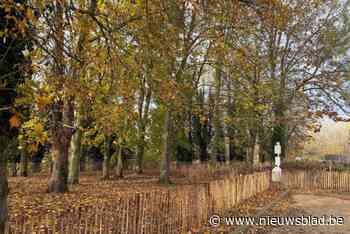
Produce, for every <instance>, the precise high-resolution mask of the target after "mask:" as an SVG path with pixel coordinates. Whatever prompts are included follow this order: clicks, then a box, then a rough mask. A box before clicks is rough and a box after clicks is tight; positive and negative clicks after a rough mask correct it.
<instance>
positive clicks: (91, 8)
mask: <svg viewBox="0 0 350 234" xmlns="http://www.w3.org/2000/svg"><path fill="white" fill-rule="evenodd" d="M1 10H2V16H1V17H2V18H3V19H5V20H4V21H2V22H4V24H2V28H1V31H0V32H1V34H0V36H1V39H2V41H4V43H3V44H2V47H1V50H3V51H4V54H6V53H5V51H7V49H8V50H9V51H8V52H9V53H10V54H11V56H13V57H14V58H16V59H19V61H17V60H13V63H11V64H4V63H2V64H1V69H3V68H10V70H9V71H7V70H3V71H2V73H1V75H2V76H1V77H5V78H1V80H0V81H1V83H0V84H1V86H0V88H2V86H4V89H7V88H8V87H10V88H11V89H13V87H15V85H16V84H17V83H18V77H17V76H16V75H14V74H13V71H14V72H17V71H21V72H22V74H24V75H26V76H28V77H30V78H28V79H27V80H26V82H25V83H24V84H21V85H19V86H17V90H18V91H19V92H20V96H19V97H17V99H16V105H15V108H11V110H10V109H9V110H5V109H3V108H7V107H8V106H11V104H12V101H13V100H11V101H6V103H5V102H4V103H0V105H1V108H2V109H1V110H0V111H1V112H0V114H1V115H5V114H6V115H7V117H6V118H5V117H4V118H2V120H3V121H4V125H3V123H1V127H2V126H7V127H5V128H4V129H7V130H6V132H8V131H9V130H10V129H15V128H19V136H18V137H15V138H16V140H17V143H16V144H12V145H14V147H18V146H20V148H21V151H22V155H24V156H23V157H29V156H30V155H31V154H33V153H34V152H35V151H36V150H37V149H38V146H39V145H42V144H49V145H50V152H51V156H52V159H53V170H52V174H51V179H50V182H49V186H48V191H50V192H66V191H67V190H68V186H67V185H68V182H69V183H72V184H74V183H78V182H79V162H80V158H81V157H82V155H81V152H82V147H87V146H89V145H92V144H97V145H101V142H104V144H103V146H104V147H103V152H104V163H103V178H105V179H107V178H109V176H110V168H111V164H115V168H116V169H115V171H116V174H117V176H122V172H123V160H122V155H123V149H125V148H129V149H131V150H132V151H133V152H135V155H136V157H137V171H138V172H140V173H141V172H142V169H143V165H144V157H145V156H149V155H152V156H153V157H155V158H158V159H159V160H160V181H161V182H163V183H169V182H170V180H169V168H170V161H171V160H172V159H173V158H175V156H176V157H177V158H178V159H180V160H185V161H191V160H192V159H200V160H201V161H208V160H209V161H211V162H213V163H215V162H217V161H229V160H231V159H243V160H246V161H248V162H249V163H253V161H254V155H256V154H257V152H256V151H257V150H258V151H259V155H260V156H261V158H260V160H270V156H271V155H272V152H271V149H272V146H273V145H274V144H275V143H276V142H277V141H279V142H281V145H282V149H283V152H282V155H283V157H288V155H290V154H292V152H296V151H297V150H298V147H299V146H300V143H301V142H303V141H305V139H306V138H307V137H308V133H309V131H310V130H315V129H316V130H317V128H318V127H319V126H318V125H317V122H316V120H317V118H319V117H320V116H322V115H329V116H331V117H332V118H339V117H338V116H337V114H336V112H339V110H341V111H343V112H346V111H347V109H346V108H347V105H346V103H348V100H349V83H348V78H347V60H346V59H347V49H348V46H349V27H350V24H349V22H348V15H347V12H348V11H349V5H348V2H345V1H330V0H310V1H302V0H283V1H282V0H276V1H264V0H259V1H249V0H234V1H232V0H230V1H226V0H217V1H216V0H213V1H209V0H201V1H190V0H152V1H150V0H141V1H140V0H135V1H109V0H104V1H103V0H102V1H101V0H99V1H97V0H76V1H67V0H57V1H42V0H31V1H14V0H6V1H3V3H2V7H1ZM11 20H12V21H13V27H15V28H16V30H17V33H14V32H13V31H16V30H9V27H12V26H9V25H8V24H7V23H5V22H10V21H11ZM12 21H11V22H12ZM13 35H15V36H14V38H15V39H13V40H18V38H20V37H25V38H26V40H28V41H30V44H29V43H27V45H24V44H23V45H24V47H21V48H18V49H17V50H16V51H12V50H10V49H9V48H14V47H13V44H11V42H10V41H11V38H12V37H13ZM9 43H10V44H9ZM15 44H16V45H17V44H18V45H19V44H20V43H17V42H16V43H15ZM19 52H22V53H19ZM17 53H19V55H18V54H17ZM22 57H23V61H22V60H21V59H22ZM1 61H4V59H2V60H1ZM6 61H11V60H8V59H6ZM24 61H31V63H30V69H28V68H27V69H26V70H23V69H19V68H18V67H17V66H16V65H15V64H24ZM26 63H27V64H28V62H26ZM26 67H27V66H26ZM8 77H13V79H14V80H15V82H14V83H13V84H11V83H10V82H8ZM1 90H2V89H1ZM1 92H2V91H1ZM6 95H8V94H6ZM6 97H10V96H6ZM9 120H11V121H9ZM9 123H11V125H9ZM11 126H12V128H11ZM11 131H12V130H11ZM13 131H14V130H13ZM16 131H17V130H16ZM6 134H7V133H6ZM6 134H5V130H4V132H1V135H2V136H3V135H4V136H5V135H6ZM4 142H5V143H3V145H9V144H8V143H7V140H6V141H4ZM2 148H5V147H2ZM3 152H5V151H3ZM2 154H5V153H2ZM1 159H2V165H3V167H2V169H1V173H2V174H1V175H0V176H1V180H2V181H3V184H2V188H6V187H7V185H6V177H5V172H4V171H5V168H6V164H5V161H6V160H5V159H6V155H2V156H1ZM23 161H24V160H23ZM68 161H69V162H68ZM114 161H115V163H114ZM1 191H5V192H3V193H1V197H2V198H6V194H7V192H6V190H1ZM2 204H5V203H2ZM1 207H5V206H4V205H2V206H1ZM0 210H2V208H1V209H0Z"/></svg>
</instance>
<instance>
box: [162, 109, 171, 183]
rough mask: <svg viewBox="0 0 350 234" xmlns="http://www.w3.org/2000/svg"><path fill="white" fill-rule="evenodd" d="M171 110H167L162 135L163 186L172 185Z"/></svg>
mask: <svg viewBox="0 0 350 234" xmlns="http://www.w3.org/2000/svg"><path fill="white" fill-rule="evenodd" d="M171 118H172V117H171V110H170V107H167V108H166V113H165V118H164V125H163V126H164V130H163V135H162V140H163V152H162V154H163V155H162V159H161V162H160V177H159V181H160V183H161V184H165V185H166V184H170V183H171V181H170V161H171V147H170V137H171V135H170V131H171V122H172V119H171Z"/></svg>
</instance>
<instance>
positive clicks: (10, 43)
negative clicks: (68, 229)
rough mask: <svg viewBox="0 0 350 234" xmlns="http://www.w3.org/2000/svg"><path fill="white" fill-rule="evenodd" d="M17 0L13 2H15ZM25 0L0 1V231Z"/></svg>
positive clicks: (14, 131)
mask: <svg viewBox="0 0 350 234" xmlns="http://www.w3.org/2000/svg"><path fill="white" fill-rule="evenodd" d="M14 3H16V5H15V4H14ZM24 11H25V1H16V2H13V1H4V2H2V3H1V4H0V18H1V20H0V21H1V22H0V50H1V52H0V53H1V56H0V94H1V95H0V232H1V233H4V232H5V227H6V223H7V216H8V214H7V195H8V185H7V155H6V153H5V152H6V151H8V150H14V149H9V148H8V146H10V145H13V144H11V142H12V141H14V140H16V138H17V134H18V131H17V129H16V128H18V127H19V125H20V122H19V119H18V117H17V116H16V112H15V109H14V106H13V104H14V101H15V97H16V95H17V92H16V86H17V85H18V84H19V83H21V82H23V80H24V78H25V66H24V65H25V64H26V63H27V60H26V59H25V57H24V55H23V53H22V52H23V51H24V50H25V48H26V45H27V44H28V41H27V39H26V30H25V25H26V21H25V20H24Z"/></svg>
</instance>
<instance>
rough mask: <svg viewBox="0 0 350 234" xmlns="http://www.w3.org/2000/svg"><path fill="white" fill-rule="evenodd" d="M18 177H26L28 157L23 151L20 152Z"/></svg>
mask: <svg viewBox="0 0 350 234" xmlns="http://www.w3.org/2000/svg"><path fill="white" fill-rule="evenodd" d="M20 176H23V177H27V176H28V155H27V154H26V152H25V151H24V150H22V151H21V163H20Z"/></svg>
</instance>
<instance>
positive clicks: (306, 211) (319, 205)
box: [248, 194, 350, 234]
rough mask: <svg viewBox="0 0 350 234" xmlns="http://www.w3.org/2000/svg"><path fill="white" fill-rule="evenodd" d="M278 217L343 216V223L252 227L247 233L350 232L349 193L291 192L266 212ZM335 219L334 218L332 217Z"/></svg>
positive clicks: (325, 233)
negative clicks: (286, 197)
mask: <svg viewBox="0 0 350 234" xmlns="http://www.w3.org/2000/svg"><path fill="white" fill-rule="evenodd" d="M266 215H269V216H278V217H300V216H304V217H308V216H312V217H322V216H325V217H327V219H328V217H329V216H333V217H338V219H340V217H343V218H344V220H343V221H344V224H343V225H313V226H312V225H299V226H292V225H288V226H274V227H273V226H268V227H267V226H265V227H252V228H250V230H249V231H248V233H271V234H280V233H281V234H282V233H283V234H287V233H291V234H295V233H307V234H318V233H324V234H328V233H333V234H335V233H339V234H347V233H350V194H342V195H339V194H338V195H337V194H292V195H291V196H290V197H289V198H288V199H287V200H284V201H281V202H280V203H279V204H277V205H276V206H275V207H274V208H273V209H271V210H270V211H269V212H268V214H266ZM333 220H335V219H333Z"/></svg>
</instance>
